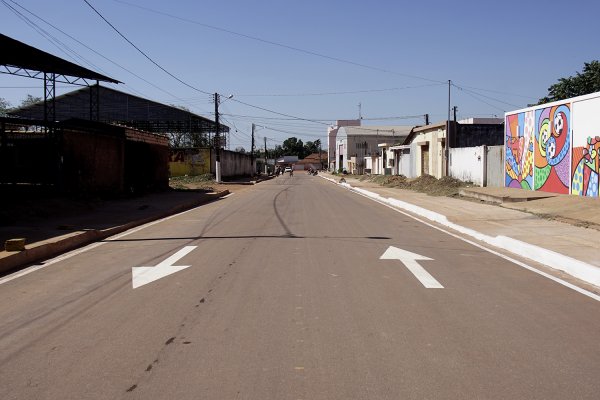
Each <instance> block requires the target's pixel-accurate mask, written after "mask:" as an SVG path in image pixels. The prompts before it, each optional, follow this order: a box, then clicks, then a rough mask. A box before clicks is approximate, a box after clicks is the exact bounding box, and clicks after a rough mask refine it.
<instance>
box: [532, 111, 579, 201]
mask: <svg viewBox="0 0 600 400" xmlns="http://www.w3.org/2000/svg"><path fill="white" fill-rule="evenodd" d="M570 116H571V112H570V109H569V106H568V105H566V104H562V105H560V106H554V107H548V108H542V109H539V110H535V123H536V125H535V139H534V140H535V144H534V149H535V151H534V155H533V159H534V165H535V167H534V170H533V178H534V184H533V189H534V190H542V191H544V192H552V193H562V194H568V193H569V187H570V185H571V182H570V178H571V174H570V171H569V168H570V167H571V133H570V132H571V126H570V123H571V119H570Z"/></svg>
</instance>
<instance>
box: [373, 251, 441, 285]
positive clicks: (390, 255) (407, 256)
mask: <svg viewBox="0 0 600 400" xmlns="http://www.w3.org/2000/svg"><path fill="white" fill-rule="evenodd" d="M379 259H380V260H400V261H402V263H403V264H404V265H406V268H408V270H409V271H410V272H412V273H413V275H414V276H415V277H416V278H417V279H418V280H419V282H421V283H422V284H423V286H425V287H426V288H428V289H436V288H440V289H443V288H444V287H443V286H442V285H441V284H440V283H439V282H438V281H436V280H435V278H434V277H433V276H431V274H429V272H427V271H425V268H423V267H421V266H420V265H419V263H418V262H417V260H423V261H426V260H429V261H433V258H429V257H425V256H422V255H420V254H415V253H411V252H410V251H406V250H402V249H399V248H397V247H394V246H390V247H388V249H387V250H386V251H385V253H383V255H382V256H381V257H379Z"/></svg>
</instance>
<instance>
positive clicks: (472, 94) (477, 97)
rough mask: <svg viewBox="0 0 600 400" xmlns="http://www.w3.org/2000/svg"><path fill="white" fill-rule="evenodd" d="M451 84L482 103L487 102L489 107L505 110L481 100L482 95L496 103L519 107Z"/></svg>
mask: <svg viewBox="0 0 600 400" xmlns="http://www.w3.org/2000/svg"><path fill="white" fill-rule="evenodd" d="M452 86H454V87H455V88H457V89H458V90H460V91H463V92H465V93H466V94H468V95H470V96H471V97H474V98H475V99H477V100H479V101H481V102H482V103H485V104H487V105H489V106H491V107H494V108H496V109H498V110H502V111H503V112H505V111H506V110H504V109H501V108H499V107H496V106H494V105H493V104H490V103H488V102H486V101H484V100H482V99H481V97H483V98H485V99H488V100H492V101H495V102H498V103H502V104H506V105H509V106H511V107H513V108H515V109H517V108H520V107H519V106H518V105H516V104H512V103H507V102H505V101H502V100H498V99H496V98H494V97H490V96H486V95H483V94H481V93H477V92H474V91H472V90H469V89H465V88H463V87H460V86H456V85H455V84H452Z"/></svg>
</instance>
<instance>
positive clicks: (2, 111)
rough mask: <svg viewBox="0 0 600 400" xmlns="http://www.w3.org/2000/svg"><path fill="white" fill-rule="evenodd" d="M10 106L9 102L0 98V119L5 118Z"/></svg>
mask: <svg viewBox="0 0 600 400" xmlns="http://www.w3.org/2000/svg"><path fill="white" fill-rule="evenodd" d="M10 108H11V105H10V102H9V101H8V100H6V99H4V98H2V97H0V117H4V116H6V113H7V112H8V110H10Z"/></svg>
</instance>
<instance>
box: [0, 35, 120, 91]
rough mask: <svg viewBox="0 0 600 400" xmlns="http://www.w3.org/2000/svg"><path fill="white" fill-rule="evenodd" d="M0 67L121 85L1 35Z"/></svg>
mask: <svg viewBox="0 0 600 400" xmlns="http://www.w3.org/2000/svg"><path fill="white" fill-rule="evenodd" d="M0 49H2V51H0V65H6V66H10V67H16V68H23V69H28V70H32V71H40V72H47V73H54V74H57V75H67V76H72V77H75V78H83V79H92V80H97V81H103V82H112V83H120V82H119V81H117V80H116V79H113V78H109V77H108V76H105V75H102V74H99V73H97V72H94V71H91V70H89V69H87V68H84V67H82V66H79V65H77V64H73V63H72V62H70V61H67V60H64V59H62V58H60V57H57V56H54V55H52V54H50V53H46V52H45V51H42V50H39V49H36V48H35V47H32V46H29V45H28V44H25V43H23V42H19V41H18V40H16V39H13V38H10V37H8V36H6V35H3V34H0Z"/></svg>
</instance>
